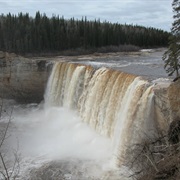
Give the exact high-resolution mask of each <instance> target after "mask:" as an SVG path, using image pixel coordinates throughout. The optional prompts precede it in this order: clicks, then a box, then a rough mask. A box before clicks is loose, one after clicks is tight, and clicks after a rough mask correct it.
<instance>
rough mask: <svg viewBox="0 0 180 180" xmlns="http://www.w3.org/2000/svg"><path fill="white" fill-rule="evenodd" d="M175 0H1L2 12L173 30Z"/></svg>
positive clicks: (0, 7)
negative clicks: (84, 18) (38, 14)
mask: <svg viewBox="0 0 180 180" xmlns="http://www.w3.org/2000/svg"><path fill="white" fill-rule="evenodd" d="M171 3H172V0H0V12H1V13H4V14H7V13H9V12H11V13H13V14H18V13H19V12H23V13H26V12H27V13H29V14H30V15H31V16H34V15H35V13H36V12H37V11H40V12H41V13H46V15H47V16H49V17H51V16H52V15H53V14H55V15H60V16H64V17H65V18H67V19H69V18H71V17H75V19H81V18H82V16H83V17H84V16H86V17H87V19H89V20H94V19H98V18H100V20H101V21H104V20H106V21H110V22H115V23H116V22H118V23H121V24H124V23H127V24H134V25H136V24H138V25H143V26H146V27H155V28H160V29H163V30H167V31H170V28H171V24H172V21H173V19H172V16H173V13H172V6H171Z"/></svg>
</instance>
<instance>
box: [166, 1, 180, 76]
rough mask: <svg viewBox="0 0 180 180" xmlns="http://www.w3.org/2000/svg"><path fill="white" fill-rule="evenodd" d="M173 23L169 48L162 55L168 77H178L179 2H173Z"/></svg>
mask: <svg viewBox="0 0 180 180" xmlns="http://www.w3.org/2000/svg"><path fill="white" fill-rule="evenodd" d="M172 7H173V11H174V16H173V18H174V22H173V24H172V29H171V36H170V37H169V48H168V50H167V51H166V52H165V53H164V56H163V58H162V59H163V60H164V62H165V65H164V67H165V69H166V71H167V73H168V75H169V76H172V75H173V74H174V73H176V77H179V69H180V0H173V3H172Z"/></svg>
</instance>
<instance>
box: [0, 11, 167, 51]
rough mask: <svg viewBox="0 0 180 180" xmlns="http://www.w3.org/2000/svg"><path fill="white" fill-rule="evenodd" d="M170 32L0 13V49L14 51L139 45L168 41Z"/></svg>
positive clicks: (83, 19)
mask: <svg viewBox="0 0 180 180" xmlns="http://www.w3.org/2000/svg"><path fill="white" fill-rule="evenodd" d="M169 35H170V34H169V33H168V32H166V31H163V30H160V29H156V28H152V27H149V28H148V27H143V26H139V25H127V24H124V25H122V24H119V23H111V22H106V21H104V22H101V21H100V19H98V20H93V21H92V20H87V18H86V17H82V19H81V20H75V19H74V18H71V19H68V20H66V19H64V17H63V16H62V17H59V16H56V15H53V16H52V17H51V18H49V17H47V16H46V14H41V13H40V12H36V15H35V17H31V16H30V15H29V14H28V13H26V14H23V13H19V14H18V15H14V14H10V13H9V14H7V15H4V14H1V15H0V50H1V51H7V52H15V53H33V52H34V53H38V52H57V51H58V52H59V51H63V50H68V49H77V48H82V49H91V48H99V47H106V46H120V45H134V46H138V47H141V48H150V47H151V48H152V47H164V46H167V45H168V37H169Z"/></svg>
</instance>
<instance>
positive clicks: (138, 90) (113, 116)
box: [45, 62, 156, 166]
mask: <svg viewBox="0 0 180 180" xmlns="http://www.w3.org/2000/svg"><path fill="white" fill-rule="evenodd" d="M45 104H46V106H64V107H67V108H71V109H74V110H76V111H78V113H79V116H80V117H81V119H82V121H84V122H85V123H87V124H89V126H90V127H92V128H93V129H94V130H95V131H97V132H98V133H100V134H102V135H103V136H106V137H107V138H111V140H112V144H113V149H114V150H113V152H112V155H113V157H114V158H113V159H114V160H115V163H116V164H117V165H118V166H120V165H123V164H124V163H125V161H126V160H127V158H128V151H127V150H128V148H129V147H130V146H131V145H133V144H136V143H140V142H142V141H143V140H145V139H146V138H147V137H151V136H153V135H154V134H155V133H156V132H155V127H154V119H155V117H154V92H153V85H150V83H149V82H148V81H146V80H143V79H142V78H141V77H137V76H135V75H131V74H127V73H123V72H120V71H116V70H111V69H108V68H104V67H102V68H100V69H94V68H93V67H91V66H86V65H81V64H74V63H64V62H63V63H62V62H56V63H55V64H54V67H53V70H52V73H51V75H50V78H49V81H48V85H47V89H46V94H45Z"/></svg>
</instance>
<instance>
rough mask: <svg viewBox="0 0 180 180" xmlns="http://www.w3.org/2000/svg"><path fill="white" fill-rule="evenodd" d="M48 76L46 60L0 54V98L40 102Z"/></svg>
mask: <svg viewBox="0 0 180 180" xmlns="http://www.w3.org/2000/svg"><path fill="white" fill-rule="evenodd" d="M48 76H49V68H48V66H47V60H42V59H41V60H38V59H37V60H36V59H27V58H24V57H21V56H17V55H15V54H9V53H3V52H1V53H0V97H1V98H8V99H9V98H13V99H15V100H17V101H20V102H40V101H41V100H42V99H43V94H44V89H45V86H46V82H47V79H48Z"/></svg>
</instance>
